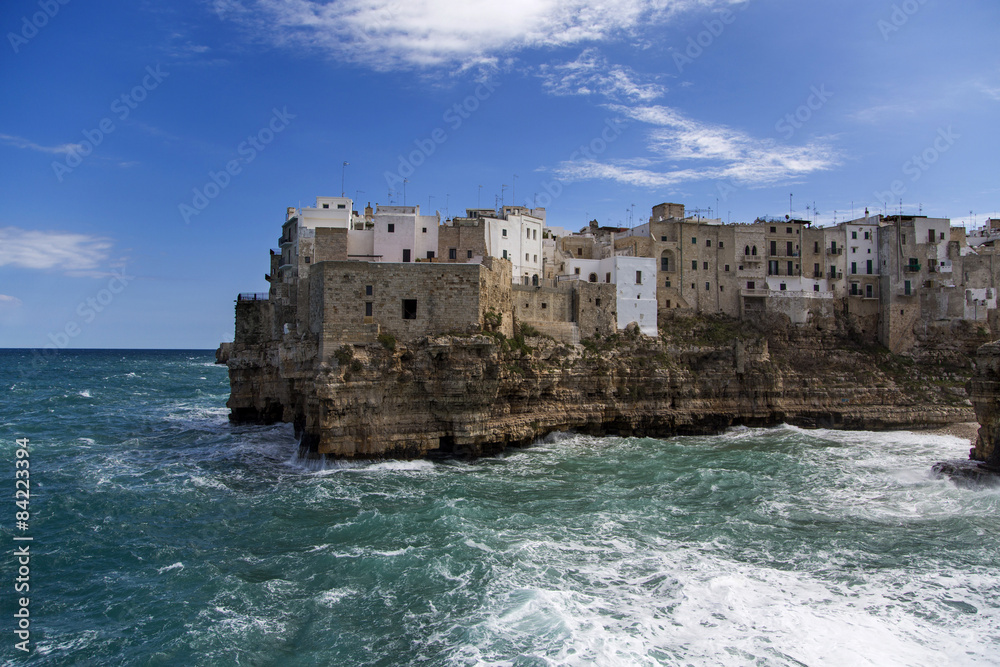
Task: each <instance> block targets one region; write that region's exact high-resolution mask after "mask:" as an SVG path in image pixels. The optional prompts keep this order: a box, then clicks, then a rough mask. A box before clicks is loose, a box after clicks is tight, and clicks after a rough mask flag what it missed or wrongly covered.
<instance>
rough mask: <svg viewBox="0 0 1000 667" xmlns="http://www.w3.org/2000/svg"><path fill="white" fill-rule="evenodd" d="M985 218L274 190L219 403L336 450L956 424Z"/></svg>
mask: <svg viewBox="0 0 1000 667" xmlns="http://www.w3.org/2000/svg"><path fill="white" fill-rule="evenodd" d="M994 230H997V232H1000V221H990V222H989V223H988V224H987V227H986V228H985V229H984V230H981V231H979V232H977V233H976V235H974V236H967V235H966V233H965V230H964V229H963V228H961V227H951V225H950V222H949V221H948V220H945V219H936V218H927V217H922V216H889V217H883V216H867V215H866V216H865V217H863V218H860V219H858V220H853V221H849V222H845V223H841V224H839V225H836V226H832V227H814V226H813V225H812V224H810V223H809V222H808V221H804V220H794V219H774V220H770V219H767V220H765V219H758V220H757V221H755V222H754V223H751V224H723V223H722V222H721V221H719V220H704V219H700V218H698V217H687V216H686V215H685V211H684V207H683V206H681V205H678V204H661V205H658V206H656V207H654V208H653V210H652V215H651V216H650V218H649V221H648V222H646V223H645V224H643V225H640V226H638V227H634V228H632V229H621V228H609V227H602V226H599V225H598V224H597V223H596V222H591V223H589V224H588V225H587V226H585V227H584V228H583V229H582V230H581V231H580V232H575V233H566V232H565V231H564V230H561V229H555V228H550V227H547V226H546V224H545V210H544V209H538V208H535V209H529V208H525V207H518V206H505V207H503V208H502V209H501V210H499V211H495V210H493V209H469V210H467V211H466V215H465V216H462V217H455V218H452V219H449V220H446V221H444V222H443V223H442V222H441V220H440V214H435V215H431V216H427V215H421V213H420V209H419V207H417V206H378V207H377V208H376V209H372V207H371V206H368V207H366V209H365V211H364V212H363V213H358V212H356V211H354V210H353V204H352V202H351V200H350V199H347V198H343V197H320V198H318V199H317V202H316V206H315V207H312V208H303V209H295V208H289V209H288V210H287V212H286V216H285V221H284V224H283V225H282V228H281V236H280V239H279V244H280V249H275V250H272V251H271V266H270V272H269V273H268V274H267V276H266V277H267V280H268V282H269V283H270V289H269V291H268V292H267V293H259V294H241V295H240V296H239V298H238V299H237V304H236V336H235V339H234V342H233V343H232V344H231V346H228V347H226V346H224V356H225V357H227V361H228V365H229V369H230V379H231V385H232V396H231V398H230V401H229V407H230V408H231V418H232V419H233V420H234V421H263V422H269V421H279V420H280V421H288V422H293V423H295V425H296V430H297V431H298V432H299V433H300V434H301V435H302V438H303V439H302V448H303V451H304V453H311V454H315V455H331V456H340V457H381V456H425V455H429V454H433V453H436V452H449V453H456V452H460V453H469V454H482V453H488V452H492V451H496V450H497V449H498V448H502V447H504V446H506V445H508V444H521V443H525V442H530V441H531V440H532V439H534V438H537V437H539V436H541V435H544V434H545V433H548V432H550V431H553V430H562V429H571V428H576V429H585V430H592V431H602V432H608V431H612V432H616V433H634V434H649V435H669V434H672V433H679V432H706V431H711V430H717V429H720V428H724V427H726V426H729V425H732V424H771V423H779V422H782V421H790V422H792V423H800V424H803V425H830V426H841V427H847V428H901V427H914V426H933V425H941V424H945V423H951V422H956V421H971V420H972V419H973V417H972V410H971V406H970V404H969V402H968V400H967V399H966V397H965V391H964V388H963V387H964V383H965V382H966V381H967V380H968V379H969V377H970V372H971V368H972V365H971V363H970V355H971V353H972V352H973V351H974V350H975V348H976V347H978V345H980V344H982V343H984V342H986V341H987V340H988V338H989V331H990V329H991V328H992V325H993V324H994V323H995V314H996V287H995V286H996V282H997V278H998V276H997V272H998V271H1000V266H997V265H996V263H995V262H994V261H993V257H994V254H995V249H994V247H993V240H994V234H995V233H996V232H995V231H994ZM998 235H1000V234H998ZM699 332H702V333H699ZM704 332H708V333H707V334H706V333H704ZM685 337H687V339H686V338H685ZM914 360H917V361H919V362H920V363H919V364H914ZM914 383H919V384H914Z"/></svg>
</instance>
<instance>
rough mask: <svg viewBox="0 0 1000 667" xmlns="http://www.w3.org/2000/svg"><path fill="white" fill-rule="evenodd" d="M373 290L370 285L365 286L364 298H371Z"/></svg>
mask: <svg viewBox="0 0 1000 667" xmlns="http://www.w3.org/2000/svg"><path fill="white" fill-rule="evenodd" d="M373 289H374V288H373V287H372V286H371V285H365V296H371V295H372V291H373Z"/></svg>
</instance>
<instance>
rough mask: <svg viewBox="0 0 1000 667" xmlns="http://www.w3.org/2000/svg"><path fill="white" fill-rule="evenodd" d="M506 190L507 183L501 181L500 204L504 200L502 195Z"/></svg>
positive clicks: (501, 204)
mask: <svg viewBox="0 0 1000 667" xmlns="http://www.w3.org/2000/svg"><path fill="white" fill-rule="evenodd" d="M506 190H507V184H506V183H502V184H501V185H500V206H503V202H504V198H503V196H504V192H506Z"/></svg>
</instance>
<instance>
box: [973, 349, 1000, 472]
mask: <svg viewBox="0 0 1000 667" xmlns="http://www.w3.org/2000/svg"><path fill="white" fill-rule="evenodd" d="M975 367H976V370H975V374H974V375H973V377H972V380H970V381H969V385H968V389H969V397H970V398H971V400H972V404H973V405H974V406H975V410H976V419H977V420H978V421H979V424H980V427H979V435H978V437H977V438H976V446H975V447H973V448H972V451H971V452H969V458H970V459H972V460H973V461H982V462H983V463H984V465H985V467H987V468H989V469H991V470H994V471H996V472H1000V447H997V446H996V444H997V442H1000V341H995V342H993V343H987V344H986V345H983V346H982V347H980V348H979V351H978V352H977V354H976V361H975Z"/></svg>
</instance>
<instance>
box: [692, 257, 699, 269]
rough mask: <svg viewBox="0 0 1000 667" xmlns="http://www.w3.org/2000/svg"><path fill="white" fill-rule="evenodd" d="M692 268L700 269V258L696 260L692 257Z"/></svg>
mask: <svg viewBox="0 0 1000 667" xmlns="http://www.w3.org/2000/svg"><path fill="white" fill-rule="evenodd" d="M691 270H692V271H697V270H698V260H696V259H692V260H691Z"/></svg>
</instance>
